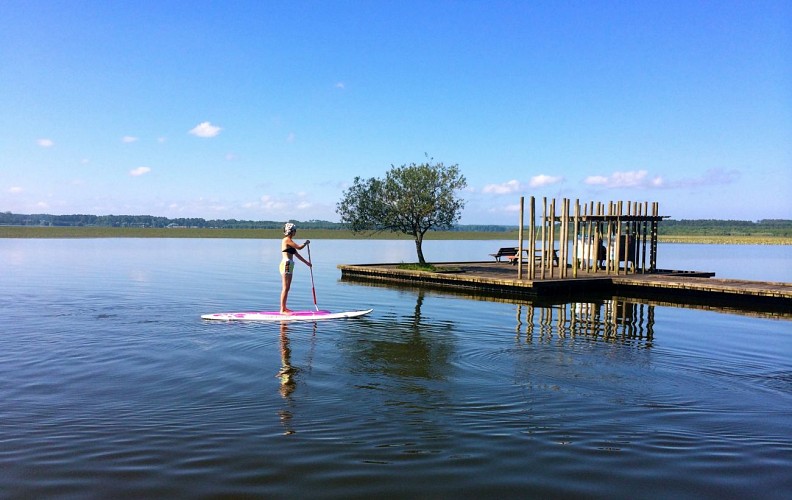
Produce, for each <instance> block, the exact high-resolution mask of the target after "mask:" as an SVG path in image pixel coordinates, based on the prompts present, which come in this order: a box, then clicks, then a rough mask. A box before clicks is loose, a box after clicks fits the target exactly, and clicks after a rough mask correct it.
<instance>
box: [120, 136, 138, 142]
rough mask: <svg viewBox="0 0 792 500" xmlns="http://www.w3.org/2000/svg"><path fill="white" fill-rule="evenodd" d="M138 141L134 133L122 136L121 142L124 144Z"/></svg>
mask: <svg viewBox="0 0 792 500" xmlns="http://www.w3.org/2000/svg"><path fill="white" fill-rule="evenodd" d="M137 141H138V138H137V137H135V136H132V135H125V136H124V137H122V138H121V142H123V143H124V144H130V143H132V142H137Z"/></svg>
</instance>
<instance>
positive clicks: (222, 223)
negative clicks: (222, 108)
mask: <svg viewBox="0 0 792 500" xmlns="http://www.w3.org/2000/svg"><path fill="white" fill-rule="evenodd" d="M285 222H287V221H267V220H264V221H255V220H237V219H211V220H206V219H202V218H200V217H185V218H177V219H171V218H168V217H155V216H152V215H83V214H77V215H50V214H14V213H11V212H0V225H5V226H53V227H137V228H143V227H153V228H168V227H173V228H177V227H178V228H197V229H281V228H283V224H284V223H285ZM288 222H294V223H296V224H297V225H298V226H299V227H300V228H301V229H346V228H345V226H344V225H343V224H341V223H339V222H330V221H324V220H309V221H297V220H291V221H288ZM516 230H517V226H516V225H515V226H505V225H504V226H497V225H483V224H465V225H460V226H456V227H454V228H453V229H452V231H473V232H508V231H516Z"/></svg>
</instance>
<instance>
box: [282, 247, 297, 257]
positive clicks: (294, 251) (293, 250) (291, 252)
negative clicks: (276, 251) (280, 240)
mask: <svg viewBox="0 0 792 500" xmlns="http://www.w3.org/2000/svg"><path fill="white" fill-rule="evenodd" d="M281 251H282V252H286V253H287V254H289V255H294V254H296V253H297V250H295V249H294V248H292V247H286V248H284V249H283V250H281Z"/></svg>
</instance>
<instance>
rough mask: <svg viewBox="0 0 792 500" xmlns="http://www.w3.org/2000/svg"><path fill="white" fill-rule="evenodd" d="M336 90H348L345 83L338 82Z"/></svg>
mask: <svg viewBox="0 0 792 500" xmlns="http://www.w3.org/2000/svg"><path fill="white" fill-rule="evenodd" d="M335 88H337V89H341V90H343V89H345V88H346V85H344V82H338V83H336V84H335Z"/></svg>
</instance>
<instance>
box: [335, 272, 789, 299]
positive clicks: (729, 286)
mask: <svg viewBox="0 0 792 500" xmlns="http://www.w3.org/2000/svg"><path fill="white" fill-rule="evenodd" d="M541 265H542V264H541V263H537V264H536V267H537V268H538V267H540V266H541ZM400 266H401V264H398V263H392V264H360V265H339V266H338V268H339V269H340V270H341V278H342V280H349V281H369V282H371V281H377V282H382V283H394V284H410V285H415V286H421V287H431V288H446V289H456V290H464V291H466V292H469V293H479V294H486V295H504V296H510V297H524V298H529V299H537V298H539V299H542V300H550V301H563V300H579V299H581V298H585V297H587V296H592V295H594V296H598V297H601V296H603V295H619V296H625V297H634V298H651V299H661V300H665V301H668V302H675V301H676V302H683V303H697V304H708V305H713V306H719V305H723V306H729V307H744V308H746V309H757V308H758V309H762V310H764V309H768V308H769V310H786V311H792V283H778V282H764V281H746V280H730V279H716V278H713V276H714V273H711V272H695V271H672V270H662V269H655V270H654V271H653V272H652V273H646V274H641V273H633V274H624V272H623V271H622V272H609V273H608V272H603V271H597V272H595V271H594V270H590V271H583V270H578V272H577V273H576V276H568V277H564V278H562V277H558V276H556V277H545V278H544V279H541V278H539V279H529V278H520V277H518V275H517V274H518V272H517V269H516V268H515V266H512V265H509V264H508V263H507V262H489V261H487V262H441V263H435V264H434V266H435V267H436V269H437V271H436V272H428V271H416V270H408V269H400ZM537 274H538V273H537ZM558 274H559V273H556V275H558Z"/></svg>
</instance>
